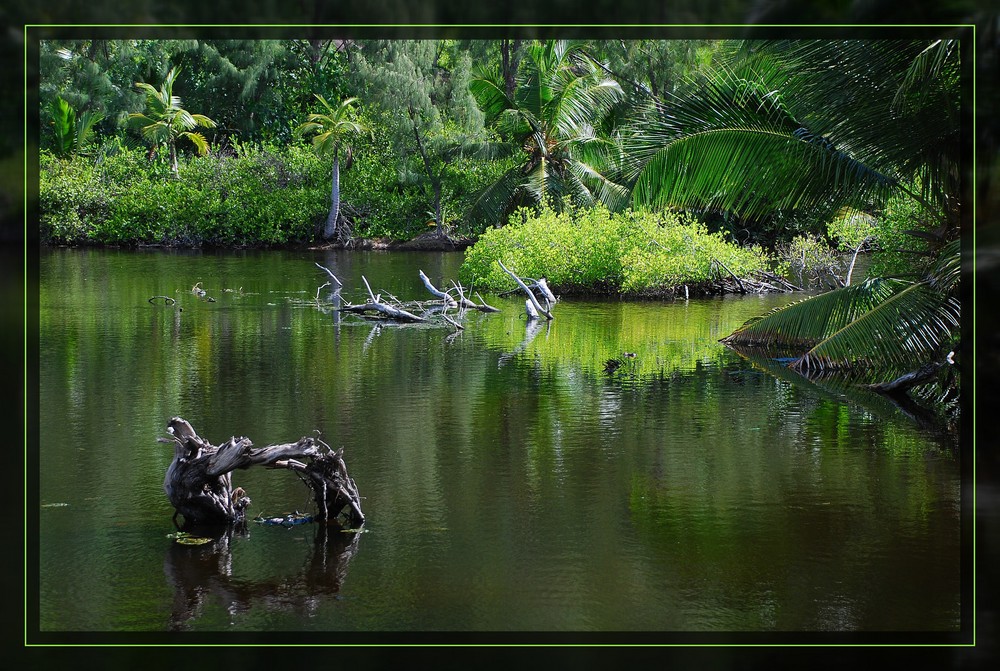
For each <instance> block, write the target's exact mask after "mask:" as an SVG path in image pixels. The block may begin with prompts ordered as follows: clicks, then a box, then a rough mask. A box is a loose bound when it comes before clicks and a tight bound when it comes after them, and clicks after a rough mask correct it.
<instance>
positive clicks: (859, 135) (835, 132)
mask: <svg viewBox="0 0 1000 671" xmlns="http://www.w3.org/2000/svg"><path fill="white" fill-rule="evenodd" d="M959 75H960V72H959V62H958V46H957V43H956V42H954V41H945V40H938V41H936V42H934V43H930V44H928V43H927V42H918V41H902V40H899V41H894V40H884V41H858V40H855V41H832V40H813V41H772V42H744V43H739V44H737V45H736V46H735V47H734V48H733V50H732V54H731V58H730V62H729V63H727V64H726V65H725V66H724V67H722V68H720V69H718V70H717V71H716V72H715V73H714V74H713V75H711V76H710V77H709V78H708V80H707V81H706V82H705V83H704V85H703V86H702V88H701V90H700V91H699V92H698V93H696V94H694V95H689V96H687V97H685V98H679V97H676V96H670V95H668V96H667V97H666V98H665V100H664V103H665V104H664V106H665V107H666V109H667V112H666V114H662V115H656V114H649V115H648V116H647V118H646V120H645V122H644V123H643V124H642V126H641V129H640V131H639V132H638V133H636V135H635V139H634V140H633V141H631V142H630V143H628V149H629V152H628V155H629V156H630V158H631V160H632V169H633V179H634V189H633V203H634V204H635V205H639V206H649V207H668V206H669V207H682V208H694V209H707V210H721V211H728V212H731V213H735V214H738V215H743V216H747V217H753V216H760V215H766V214H770V213H772V212H775V211H778V210H791V209H797V210H802V209H807V208H810V207H819V206H825V207H827V208H830V209H831V210H836V209H839V208H840V207H844V206H850V207H855V208H856V209H865V207H871V206H879V205H882V204H884V203H885V202H886V200H887V199H888V198H889V197H890V196H892V195H896V194H900V193H902V194H908V195H909V196H910V197H912V198H914V199H915V200H917V201H918V202H920V203H921V204H923V205H924V206H925V207H926V208H927V209H928V211H933V212H936V213H938V215H939V220H938V222H936V223H938V224H944V223H946V222H947V224H948V226H947V227H946V228H953V227H955V226H957V223H958V221H957V216H956V215H957V209H956V208H955V207H954V205H955V203H956V202H957V194H958V193H959V188H960V183H959V180H960V175H959V166H960V151H961V125H960V123H959V113H960V107H959ZM914 184H919V185H920V186H919V188H914V187H913V186H912V185H914ZM931 227H933V226H931Z"/></svg>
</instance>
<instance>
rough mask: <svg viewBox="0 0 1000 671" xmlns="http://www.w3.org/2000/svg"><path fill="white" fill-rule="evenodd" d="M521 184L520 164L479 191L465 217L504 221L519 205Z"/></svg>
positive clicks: (502, 222)
mask: <svg viewBox="0 0 1000 671" xmlns="http://www.w3.org/2000/svg"><path fill="white" fill-rule="evenodd" d="M523 184H524V175H523V174H522V173H521V166H516V167H514V168H511V169H510V170H508V171H507V172H506V173H504V174H503V175H502V176H501V177H500V179H498V180H497V181H495V182H493V183H492V184H490V185H488V186H486V187H485V188H484V189H482V190H481V191H480V192H479V194H478V195H477V196H476V198H475V200H474V201H473V202H472V205H470V206H469V210H468V212H467V214H466V218H467V219H468V220H469V221H473V222H490V223H499V224H504V223H506V222H507V217H508V216H509V215H510V213H511V212H513V211H514V209H516V208H517V207H518V206H519V205H521V195H522V192H523V189H522V187H523Z"/></svg>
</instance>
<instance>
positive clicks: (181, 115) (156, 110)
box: [129, 68, 215, 177]
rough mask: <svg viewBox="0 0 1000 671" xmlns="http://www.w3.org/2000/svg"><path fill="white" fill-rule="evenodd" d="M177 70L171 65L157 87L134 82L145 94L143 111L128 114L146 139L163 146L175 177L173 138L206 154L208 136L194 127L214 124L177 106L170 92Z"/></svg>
mask: <svg viewBox="0 0 1000 671" xmlns="http://www.w3.org/2000/svg"><path fill="white" fill-rule="evenodd" d="M178 73H179V70H178V69H177V68H171V69H170V71H169V72H168V73H167V76H166V77H165V78H164V80H163V84H162V85H161V86H160V88H159V89H156V88H154V87H153V86H152V85H150V84H147V83H145V82H136V83H135V86H136V88H138V89H139V90H141V91H143V92H144V93H145V94H146V111H145V113H141V112H136V113H134V114H130V115H129V119H130V120H131V122H132V123H134V124H136V125H139V126H141V131H142V137H143V138H144V139H145V140H146V141H147V142H150V143H151V144H153V145H154V146H158V145H166V146H167V149H168V150H169V151H170V170H171V172H173V174H174V177H178V168H177V141H178V140H180V139H182V138H184V139H187V140H189V141H190V142H191V143H192V144H193V145H194V146H195V149H196V150H197V151H198V153H199V154H201V155H204V154H207V153H208V140H206V139H205V136H204V135H202V134H201V133H199V132H197V131H194V129H195V128H197V127H199V126H201V127H203V128H214V127H215V122H214V121H212V120H211V119H209V118H208V117H207V116H205V115H204V114H192V113H191V112H188V111H187V110H186V109H184V108H183V107H181V99H180V98H178V97H177V96H175V95H174V94H173V90H174V81H175V80H176V79H177V74H178Z"/></svg>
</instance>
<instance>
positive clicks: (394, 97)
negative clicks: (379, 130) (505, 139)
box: [355, 40, 489, 236]
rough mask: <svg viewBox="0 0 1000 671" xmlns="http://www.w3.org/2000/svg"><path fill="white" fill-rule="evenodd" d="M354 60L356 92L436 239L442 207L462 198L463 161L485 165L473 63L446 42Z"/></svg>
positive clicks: (373, 45) (367, 52)
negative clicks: (420, 200)
mask: <svg viewBox="0 0 1000 671" xmlns="http://www.w3.org/2000/svg"><path fill="white" fill-rule="evenodd" d="M363 47H364V48H362V49H360V50H359V53H358V54H356V55H355V60H356V62H355V67H356V68H357V70H356V73H357V77H358V86H359V87H363V90H364V91H365V92H366V93H365V95H367V96H370V97H371V99H372V100H373V101H374V102H375V103H376V104H377V105H378V107H379V108H380V109H381V110H382V112H383V119H384V122H385V124H386V125H387V127H388V128H389V132H390V134H391V136H392V139H393V142H394V144H395V146H396V147H397V149H398V152H399V153H398V156H399V161H398V164H397V169H398V172H399V176H400V182H402V183H410V184H417V185H419V186H420V187H421V188H422V189H423V190H424V193H425V196H426V200H427V203H428V205H429V211H428V214H429V215H430V218H431V219H432V220H433V222H434V224H435V232H436V233H437V235H439V236H440V235H444V234H445V233H446V230H445V225H446V221H445V219H446V213H445V202H446V200H453V199H455V198H457V197H459V196H461V194H460V193H456V192H455V186H456V184H460V183H461V180H459V179H454V177H455V176H454V175H452V174H451V173H452V171H453V170H454V167H455V165H456V164H457V163H459V162H460V160H461V159H462V158H463V157H467V156H470V155H476V156H481V157H483V158H487V159H488V158H489V145H488V143H486V142H485V135H484V132H483V117H482V114H481V113H480V111H479V108H478V107H477V105H476V102H475V100H474V99H473V98H472V96H471V94H470V93H469V80H470V77H471V69H472V65H471V59H470V57H469V55H468V53H467V52H466V51H465V50H464V49H462V48H460V47H459V45H457V44H456V43H454V42H452V41H448V40H437V41H429V40H409V41H398V40H392V41H379V42H367V43H364V44H363Z"/></svg>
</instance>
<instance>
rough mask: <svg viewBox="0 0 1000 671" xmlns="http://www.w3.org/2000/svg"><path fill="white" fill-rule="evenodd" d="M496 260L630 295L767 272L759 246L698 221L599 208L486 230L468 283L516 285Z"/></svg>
mask: <svg viewBox="0 0 1000 671" xmlns="http://www.w3.org/2000/svg"><path fill="white" fill-rule="evenodd" d="M498 260H500V261H503V262H504V264H505V265H506V266H507V267H509V268H510V269H512V270H513V271H514V272H516V273H518V274H519V275H521V276H526V277H534V278H538V277H542V276H544V277H546V279H547V280H548V282H549V283H550V284H551V285H553V286H554V287H557V288H558V290H560V291H563V292H571V291H574V290H575V291H580V290H592V289H593V288H595V287H600V288H603V289H605V290H608V291H612V292H622V293H626V294H656V293H661V292H667V291H672V290H674V289H675V288H676V287H678V286H679V285H682V284H691V285H695V287H697V285H698V284H699V283H705V282H709V281H711V280H713V279H716V278H718V277H719V276H720V275H721V274H725V273H726V272H728V271H726V270H725V268H726V267H728V268H729V269H730V270H731V271H732V272H733V273H736V274H738V275H740V276H747V275H749V274H751V273H753V272H754V271H761V270H766V269H767V267H768V259H767V257H766V255H765V254H764V253H763V252H762V250H760V249H759V248H755V247H751V248H744V247H740V246H738V245H736V244H733V243H732V242H730V241H728V240H726V239H725V236H723V235H722V234H721V233H709V232H708V230H707V229H706V227H705V225H704V224H703V223H700V222H698V221H697V220H695V219H691V218H689V217H685V216H682V215H676V214H673V213H652V212H648V211H636V210H627V211H624V212H616V213H611V212H609V211H608V210H607V208H605V207H604V206H601V205H598V206H595V207H591V208H576V207H573V206H572V205H566V206H564V207H562V208H560V210H559V211H556V210H555V209H553V208H552V207H551V206H550V205H548V204H545V205H543V206H542V208H541V210H539V211H537V212H535V211H533V210H527V209H521V210H519V211H518V212H517V213H515V216H514V217H512V222H511V223H510V224H508V225H507V226H505V227H503V228H496V229H491V230H489V231H487V232H485V233H484V234H483V235H482V236H481V237H480V239H479V242H477V243H476V245H475V246H474V247H473V248H472V249H470V250H469V251H468V252H467V253H466V258H465V263H464V264H463V266H462V277H463V280H464V281H466V282H469V283H471V284H473V285H475V286H479V287H483V288H488V289H497V290H500V289H510V288H513V287H514V283H513V281H512V280H511V278H510V276H509V275H507V274H506V273H505V272H504V271H503V270H502V269H501V268H500V266H499V264H498V263H497V261H498Z"/></svg>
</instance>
